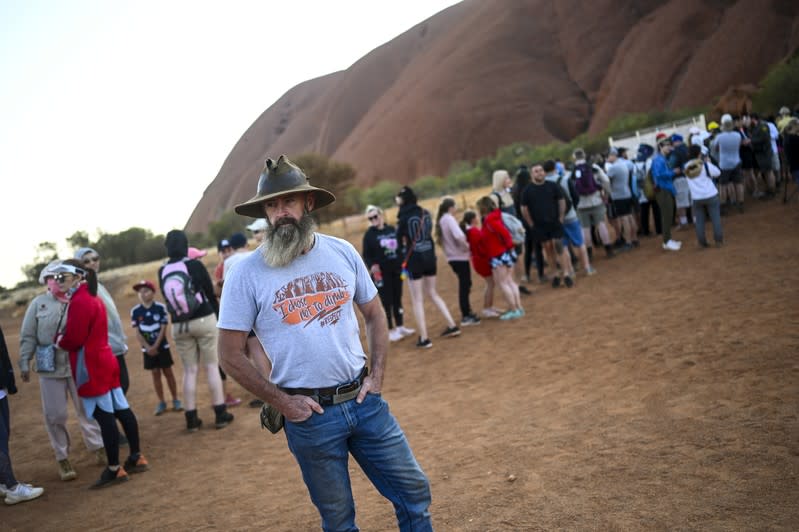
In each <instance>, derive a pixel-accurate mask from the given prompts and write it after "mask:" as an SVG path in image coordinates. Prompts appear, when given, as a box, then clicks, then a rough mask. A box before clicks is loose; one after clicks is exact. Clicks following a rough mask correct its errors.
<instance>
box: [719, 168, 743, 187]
mask: <svg viewBox="0 0 799 532" xmlns="http://www.w3.org/2000/svg"><path fill="white" fill-rule="evenodd" d="M743 182H744V175H743V172H741V167H740V166H736V167H735V168H733V169H731V170H722V171H721V175H720V176H719V184H720V185H729V184H730V183H733V184H735V185H740V184H741V183H743Z"/></svg>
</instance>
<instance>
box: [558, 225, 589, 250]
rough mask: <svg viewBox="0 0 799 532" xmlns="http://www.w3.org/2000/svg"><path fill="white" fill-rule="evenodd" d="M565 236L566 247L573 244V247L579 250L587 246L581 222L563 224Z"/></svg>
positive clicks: (564, 243)
mask: <svg viewBox="0 0 799 532" xmlns="http://www.w3.org/2000/svg"><path fill="white" fill-rule="evenodd" d="M563 234H564V237H563V245H564V246H568V245H569V244H571V245H572V246H574V247H577V248H579V247H580V246H582V245H583V244H585V240H583V228H582V227H581V226H580V221H579V220H574V221H571V222H565V223H564V224H563Z"/></svg>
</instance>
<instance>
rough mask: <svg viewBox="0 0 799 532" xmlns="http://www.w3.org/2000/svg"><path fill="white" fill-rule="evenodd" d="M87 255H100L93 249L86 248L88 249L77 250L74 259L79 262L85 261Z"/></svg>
mask: <svg viewBox="0 0 799 532" xmlns="http://www.w3.org/2000/svg"><path fill="white" fill-rule="evenodd" d="M87 253H94V254H95V255H99V253H97V252H96V251H95V250H94V249H93V248H88V247H86V248H78V249H76V250H75V255H74V256H73V258H75V259H78V260H83V256H84V255H86V254H87Z"/></svg>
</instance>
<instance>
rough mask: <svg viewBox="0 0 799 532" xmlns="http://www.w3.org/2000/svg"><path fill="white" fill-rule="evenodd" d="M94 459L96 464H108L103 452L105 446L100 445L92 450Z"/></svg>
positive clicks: (106, 456)
mask: <svg viewBox="0 0 799 532" xmlns="http://www.w3.org/2000/svg"><path fill="white" fill-rule="evenodd" d="M94 456H95V461H96V462H97V465H102V466H105V465H108V455H106V454H105V447H100V448H99V449H96V450H95V451H94Z"/></svg>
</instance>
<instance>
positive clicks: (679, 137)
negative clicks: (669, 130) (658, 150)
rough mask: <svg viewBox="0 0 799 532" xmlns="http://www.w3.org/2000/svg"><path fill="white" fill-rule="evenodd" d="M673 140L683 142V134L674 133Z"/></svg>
mask: <svg viewBox="0 0 799 532" xmlns="http://www.w3.org/2000/svg"><path fill="white" fill-rule="evenodd" d="M671 141H672V142H682V141H683V138H682V135H680V134H679V133H675V134H674V135H672V136H671Z"/></svg>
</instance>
